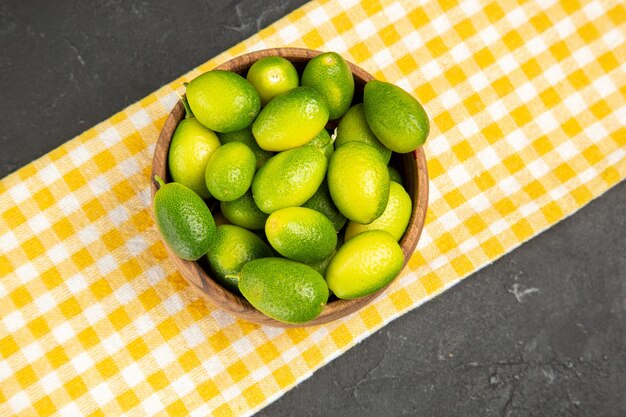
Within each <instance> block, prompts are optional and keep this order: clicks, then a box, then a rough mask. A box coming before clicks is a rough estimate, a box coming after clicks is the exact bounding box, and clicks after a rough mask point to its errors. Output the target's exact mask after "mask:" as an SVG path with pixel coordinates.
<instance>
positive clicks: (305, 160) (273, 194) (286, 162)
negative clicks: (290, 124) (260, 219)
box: [252, 146, 386, 214]
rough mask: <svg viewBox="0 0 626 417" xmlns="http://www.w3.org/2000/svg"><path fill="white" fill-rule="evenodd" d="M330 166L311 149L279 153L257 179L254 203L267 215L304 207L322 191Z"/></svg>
mask: <svg viewBox="0 0 626 417" xmlns="http://www.w3.org/2000/svg"><path fill="white" fill-rule="evenodd" d="M327 165H328V163H327V161H326V157H325V156H324V155H323V154H322V153H321V152H319V151H318V150H317V149H315V148H314V147H311V146H302V147H299V148H295V149H290V150H288V151H283V152H280V153H279V154H277V155H275V156H273V157H272V158H270V160H269V161H267V162H266V163H265V165H263V166H262V167H261V169H259V171H258V172H257V174H256V175H255V176H254V179H253V180H252V196H253V197H254V202H255V203H256V205H257V206H258V207H259V208H260V209H261V211H263V212H265V213H268V214H269V213H273V212H275V211H276V210H279V209H281V208H285V207H296V206H300V205H302V204H303V203H304V202H305V201H307V200H308V199H309V198H311V197H312V196H313V194H315V191H317V189H318V188H319V186H320V184H321V183H322V181H323V180H324V175H325V174H326V167H327ZM385 170H386V168H385ZM383 208H384V207H383Z"/></svg>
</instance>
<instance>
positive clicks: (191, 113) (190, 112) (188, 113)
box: [180, 96, 194, 119]
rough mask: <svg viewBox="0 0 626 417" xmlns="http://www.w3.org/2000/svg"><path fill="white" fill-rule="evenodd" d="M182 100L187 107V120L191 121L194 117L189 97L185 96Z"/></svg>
mask: <svg viewBox="0 0 626 417" xmlns="http://www.w3.org/2000/svg"><path fill="white" fill-rule="evenodd" d="M180 99H181V100H182V102H183V106H184V107H185V119H191V118H192V117H194V116H193V112H192V111H191V107H189V102H188V101H187V96H183V97H181V98H180Z"/></svg>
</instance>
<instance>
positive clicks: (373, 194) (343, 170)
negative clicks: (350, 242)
mask: <svg viewBox="0 0 626 417" xmlns="http://www.w3.org/2000/svg"><path fill="white" fill-rule="evenodd" d="M328 189H329V191H330V195H331V197H332V199H333V202H334V203H335V205H336V206H337V208H338V209H339V211H341V214H343V215H344V216H346V217H347V218H348V219H349V220H352V221H354V222H357V223H362V224H367V223H371V222H372V221H374V220H375V219H376V218H378V217H380V215H381V214H383V211H385V207H386V206H387V200H388V198H389V171H388V170H387V166H386V164H385V162H384V161H383V159H382V158H381V156H380V153H379V152H378V151H377V150H376V148H374V147H373V146H370V145H367V144H365V143H363V142H348V143H346V144H345V145H342V146H340V147H339V148H337V150H335V152H334V153H333V155H332V156H331V158H330V163H329V165H328Z"/></svg>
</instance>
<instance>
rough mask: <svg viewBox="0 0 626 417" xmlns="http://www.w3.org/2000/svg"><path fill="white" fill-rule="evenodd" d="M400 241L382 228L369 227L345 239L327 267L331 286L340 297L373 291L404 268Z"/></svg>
mask: <svg viewBox="0 0 626 417" xmlns="http://www.w3.org/2000/svg"><path fill="white" fill-rule="evenodd" d="M403 264H404V255H403V253H402V249H401V248H400V245H398V242H396V240H395V239H394V238H393V237H392V236H391V235H390V234H389V233H387V232H385V231H382V230H368V231H366V232H363V233H361V234H358V235H356V236H355V237H353V238H352V239H350V240H348V241H346V243H344V244H343V246H342V247H340V248H339V250H338V251H337V253H336V254H335V256H334V257H333V259H332V260H331V261H330V265H328V270H327V271H326V282H327V283H328V288H330V290H331V291H332V292H333V293H334V294H335V295H336V296H337V297H338V298H341V299H353V298H358V297H363V296H366V295H369V294H373V293H375V292H376V291H378V290H379V289H381V288H383V287H384V286H385V285H387V284H388V283H389V282H391V280H393V279H394V278H395V277H396V275H398V273H399V272H400V271H401V270H402V265H403Z"/></svg>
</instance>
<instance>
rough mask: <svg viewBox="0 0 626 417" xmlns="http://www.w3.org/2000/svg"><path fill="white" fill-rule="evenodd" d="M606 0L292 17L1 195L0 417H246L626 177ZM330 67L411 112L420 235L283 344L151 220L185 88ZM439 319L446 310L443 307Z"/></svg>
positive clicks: (6, 183)
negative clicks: (421, 148)
mask: <svg viewBox="0 0 626 417" xmlns="http://www.w3.org/2000/svg"><path fill="white" fill-rule="evenodd" d="M625 38H626V8H625V6H624V4H623V3H622V2H620V1H618V0H603V1H599V0H593V1H578V0H567V1H563V2H557V1H554V0H545V1H539V2H533V1H519V2H517V1H511V0H496V1H489V0H486V1H478V0H467V1H462V2H456V1H443V0H442V1H440V2H437V1H431V0H425V1H410V0H401V1H392V0H389V1H382V2H377V1H366V2H362V3H361V2H359V1H356V0H345V1H338V0H330V1H319V2H312V3H308V4H307V5H306V6H304V7H302V8H300V9H298V10H296V11H294V12H293V13H291V14H290V15H288V16H287V17H285V18H283V19H282V20H280V21H278V22H276V23H275V24H273V25H271V26H270V27H268V28H266V29H264V30H262V31H261V32H260V33H258V34H257V35H255V36H253V37H251V38H250V39H248V40H246V41H244V42H242V43H241V44H239V45H237V46H235V47H233V48H232V49H230V50H229V51H227V52H225V53H223V54H221V55H219V56H218V57H216V58H214V59H212V60H210V61H209V62H207V63H206V64H203V65H201V66H200V67H199V68H197V69H195V70H193V71H191V72H190V73H188V74H186V75H184V76H183V77H181V78H180V79H178V80H176V81H174V82H172V83H171V84H169V85H167V86H164V87H162V88H161V89H159V90H158V91H156V92H154V93H153V94H151V95H150V96H148V97H146V98H145V99H143V100H141V101H140V102H138V103H136V104H134V105H132V106H130V107H128V108H127V109H125V110H123V111H121V112H120V113H118V114H116V115H114V116H113V117H111V118H110V119H109V120H106V121H105V122H103V123H101V124H99V125H97V126H95V127H94V128H92V129H90V130H88V131H86V132H85V133H83V134H82V135H80V136H78V137H76V138H74V139H73V140H71V141H69V142H67V143H66V144H64V145H62V146H61V147H59V148H57V149H55V150H54V151H52V152H50V153H49V154H47V155H45V156H44V157H42V158H40V159H38V160H36V161H34V162H32V163H31V164H29V165H27V166H25V167H23V168H22V169H20V170H19V171H17V172H16V173H14V174H11V175H10V176H8V177H7V178H5V179H3V180H2V181H1V182H0V414H1V415H37V414H39V415H47V414H53V413H58V414H59V415H90V416H96V415H101V416H111V415H120V414H128V415H154V414H171V415H187V414H191V415H193V416H204V415H215V416H231V415H249V414H251V413H252V412H253V411H254V410H258V409H259V408H261V407H263V406H264V405H266V404H268V403H269V402H271V401H273V400H275V399H276V398H277V397H278V396H280V395H281V394H282V393H284V392H285V391H286V390H288V389H290V388H291V387H293V386H294V385H296V384H297V383H298V382H299V381H301V380H303V379H304V378H307V377H308V376H310V375H311V373H312V372H313V371H314V370H315V369H317V368H319V367H320V366H322V365H324V364H325V363H327V362H328V361H330V360H331V359H333V358H335V357H337V356H338V355H340V354H341V353H342V352H344V351H345V350H346V349H349V348H350V347H351V346H353V345H354V344H355V343H358V342H359V341H360V340H362V339H363V338H365V337H367V336H368V335H370V334H371V333H372V332H374V331H375V330H377V329H379V328H380V327H382V326H384V325H385V324H386V323H388V322H389V321H391V320H393V319H394V318H396V317H398V316H400V315H401V314H403V313H405V312H407V311H409V310H410V309H412V308H415V307H416V306H418V305H420V304H421V303H423V302H424V301H426V300H428V299H429V298H431V297H433V296H434V295H436V294H438V293H440V292H442V291H444V290H445V289H446V288H449V287H450V286H452V285H454V284H455V283H457V282H458V281H459V280H461V279H462V278H464V277H466V276H467V275H469V274H470V273H472V272H474V271H476V270H477V269H479V268H481V267H483V266H484V265H486V264H488V263H490V262H492V261H493V260H494V259H496V258H498V257H500V256H501V255H503V254H505V253H506V252H508V251H510V250H511V249H513V248H514V247H516V246H518V245H519V244H521V243H522V242H524V241H526V240H528V239H530V238H531V237H533V236H534V235H536V234H538V233H540V232H541V231H542V230H544V229H546V228H547V227H549V226H551V225H553V224H555V223H556V222H558V221H559V220H561V219H563V218H564V217H566V216H568V215H570V214H571V213H573V212H574V211H576V210H577V209H578V208H580V207H581V206H583V205H584V204H586V203H587V202H589V201H590V200H591V199H593V198H594V197H597V196H599V195H600V194H602V193H603V192H604V191H605V190H607V189H608V188H609V187H611V186H613V185H615V184H616V183H618V182H619V181H620V180H622V179H623V178H624V177H625V176H626V128H625V121H626V71H625V70H626V65H625V64H624V62H625V61H626V41H625ZM275 46H302V47H308V48H313V49H321V50H332V51H336V52H339V53H340V54H342V55H343V56H344V57H346V58H347V59H348V60H350V61H352V62H354V63H356V64H358V65H360V66H362V67H363V68H365V69H366V70H368V71H370V72H371V73H372V74H373V75H374V76H375V77H377V78H379V79H383V80H388V81H390V82H394V83H396V84H398V85H400V86H401V87H403V88H404V89H406V90H407V91H410V92H411V93H412V94H414V95H415V96H416V97H418V98H419V99H420V101H421V102H422V103H423V104H424V107H425V108H426V109H427V111H428V113H429V115H430V117H431V120H432V130H431V135H430V138H429V140H428V142H427V143H426V145H425V151H426V155H427V157H428V159H429V161H428V163H429V171H430V176H431V184H430V187H431V188H430V189H431V196H430V208H429V212H428V217H427V225H426V228H425V230H424V233H423V235H422V239H421V241H420V242H419V245H418V249H417V251H416V252H415V254H414V256H413V257H412V259H411V261H410V263H409V266H408V267H407V268H406V269H405V270H404V271H403V273H402V275H401V277H400V278H399V279H398V280H397V281H396V282H395V283H394V284H393V285H392V286H391V287H390V288H389V290H388V291H387V292H386V293H385V295H384V296H382V297H380V298H379V299H378V300H377V301H376V302H375V303H373V304H372V305H370V306H368V307H367V308H365V309H364V310H362V311H360V312H358V313H356V314H353V315H351V316H349V317H347V318H345V319H343V320H340V321H338V322H334V323H331V324H327V325H323V326H318V327H314V328H306V329H290V330H281V329H275V328H267V327H260V326H257V325H253V324H250V323H246V322H243V321H240V320H237V319H235V318H233V317H232V316H230V315H229V314H227V313H224V312H222V311H220V310H217V309H216V308H214V307H213V306H211V305H209V304H207V303H206V302H205V301H204V300H203V299H202V298H200V296H199V295H198V293H197V292H196V290H194V289H193V288H191V287H190V286H189V285H187V284H186V283H185V281H184V280H183V278H182V277H181V276H180V275H179V274H178V273H177V272H176V270H175V268H174V265H173V263H172V262H171V261H170V260H169V259H168V257H167V256H166V253H165V250H164V247H163V244H162V243H161V241H160V239H159V235H158V233H157V230H156V229H155V227H154V223H153V221H152V219H151V216H150V210H151V201H150V197H149V178H148V177H149V172H150V159H151V155H152V152H153V150H154V145H155V142H156V139H157V135H158V133H159V129H160V127H161V126H162V125H163V122H164V120H165V117H166V115H167V113H168V112H169V110H170V109H171V108H172V106H173V105H174V103H175V102H176V100H177V99H178V97H177V95H176V92H177V91H178V92H180V91H182V83H183V81H188V80H190V79H192V78H193V77H195V76H197V75H198V74H200V73H202V72H204V71H206V70H209V69H211V68H213V67H214V66H216V65H217V64H219V63H221V62H223V61H225V60H227V59H229V58H231V57H233V56H235V55H238V54H241V53H244V52H247V51H252V50H256V49H262V48H267V47H275ZM450 308H454V306H450Z"/></svg>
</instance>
